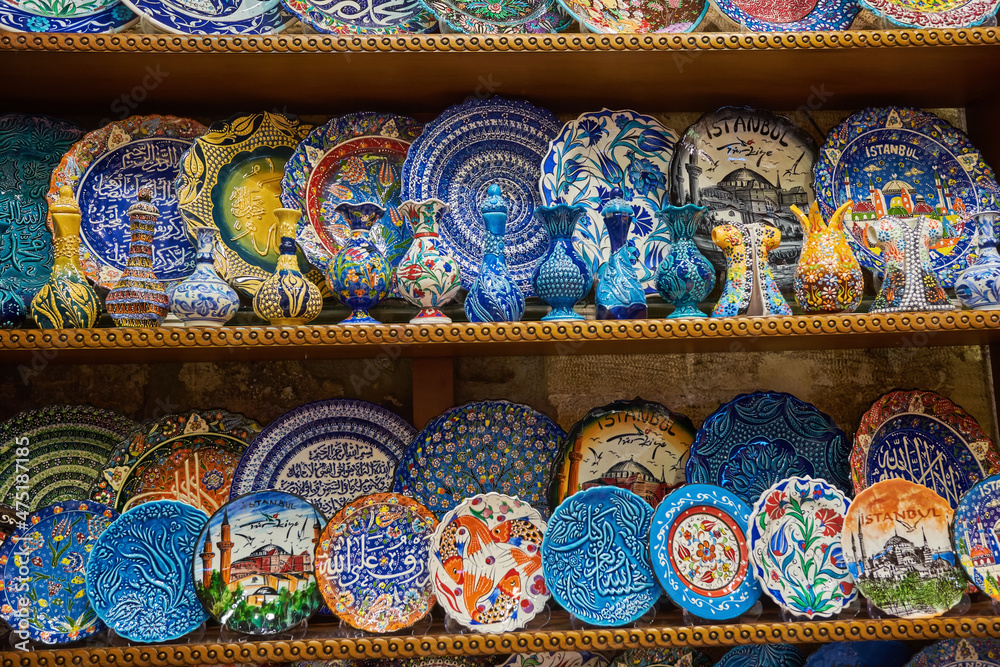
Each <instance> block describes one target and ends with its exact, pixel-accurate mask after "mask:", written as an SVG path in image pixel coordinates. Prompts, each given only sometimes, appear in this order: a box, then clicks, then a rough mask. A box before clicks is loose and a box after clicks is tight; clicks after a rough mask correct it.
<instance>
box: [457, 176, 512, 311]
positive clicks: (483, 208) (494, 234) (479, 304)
mask: <svg viewBox="0 0 1000 667" xmlns="http://www.w3.org/2000/svg"><path fill="white" fill-rule="evenodd" d="M479 210H480V212H481V213H482V215H483V221H484V222H485V223H486V238H485V244H484V247H483V261H482V263H481V264H480V265H479V274H478V275H476V278H475V280H473V281H472V287H471V288H470V289H469V293H468V295H466V297H465V316H466V317H468V318H469V321H470V322H517V321H518V320H520V319H521V317H522V316H523V315H524V295H523V294H522V293H521V290H520V289H519V288H518V286H517V284H516V283H515V282H514V279H513V278H512V277H511V275H510V269H509V268H508V267H507V257H506V255H505V254H504V240H503V237H504V233H505V231H506V228H507V210H508V208H507V200H506V199H504V197H503V193H502V192H501V191H500V186H499V185H497V184H496V183H494V184H492V185H490V186H489V188H487V189H486V199H484V200H483V203H482V204H480V206H479Z"/></svg>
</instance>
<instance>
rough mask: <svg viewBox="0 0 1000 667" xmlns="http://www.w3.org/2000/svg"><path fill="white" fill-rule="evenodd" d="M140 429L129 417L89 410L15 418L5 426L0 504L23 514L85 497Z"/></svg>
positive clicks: (0, 433) (60, 409)
mask: <svg viewBox="0 0 1000 667" xmlns="http://www.w3.org/2000/svg"><path fill="white" fill-rule="evenodd" d="M136 427H138V424H136V423H135V422H134V421H132V420H131V419H129V418H128V417H125V416H123V415H120V414H118V413H117V412H112V411H110V410H99V409H98V408H94V407H91V406H89V405H51V406H49V407H47V408H42V409H41V410H27V411H25V412H21V413H20V414H17V415H15V416H14V417H11V418H10V419H8V420H7V421H6V422H4V423H3V424H0V461H3V467H2V468H0V502H3V503H4V504H6V505H10V506H11V507H14V508H15V509H18V510H21V509H35V508H41V507H46V506H47V505H51V504H53V503H56V502H60V501H64V500H79V499H82V498H84V497H85V496H86V489H89V488H90V486H91V484H93V483H94V482H95V481H96V479H97V476H98V471H99V470H100V469H101V468H102V467H103V466H104V462H105V461H107V460H108V457H109V456H111V454H112V453H113V452H114V450H115V447H117V446H118V445H119V443H121V442H122V441H123V440H125V438H127V437H128V435H129V434H130V433H131V432H132V431H133V430H134V429H135V428H136ZM21 475H26V478H25V477H21ZM25 484H27V487H28V488H27V489H24V488H18V487H21V486H24V485H25Z"/></svg>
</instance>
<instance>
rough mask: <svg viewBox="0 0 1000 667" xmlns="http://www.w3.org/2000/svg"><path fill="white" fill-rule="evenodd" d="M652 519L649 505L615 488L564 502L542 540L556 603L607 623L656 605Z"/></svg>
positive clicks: (639, 614)
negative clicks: (651, 553)
mask: <svg viewBox="0 0 1000 667" xmlns="http://www.w3.org/2000/svg"><path fill="white" fill-rule="evenodd" d="M652 518H653V508H652V507H650V506H649V503H647V502H646V501H645V500H643V499H642V498H640V497H639V496H637V495H635V494H634V493H632V492H631V491H626V490H625V489H619V488H616V487H613V486H599V487H594V488H592V489H587V490H586V491H581V492H579V493H576V494H573V495H572V496H570V497H569V498H567V499H566V500H565V501H563V503H562V504H561V505H559V507H557V508H556V510H555V511H554V512H553V513H552V518H551V519H549V523H548V528H547V529H546V531H545V538H544V539H543V540H542V569H543V570H544V572H545V580H546V583H547V584H548V586H549V590H551V591H552V596H553V597H554V598H555V600H556V602H558V603H559V604H560V605H562V607H563V608H564V609H566V610H567V611H568V612H570V613H571V614H573V615H574V616H576V617H577V618H578V619H580V620H581V621H583V622H585V623H590V624H592V625H601V626H621V625H627V624H628V623H632V622H634V621H636V620H638V619H639V618H641V617H642V616H643V614H645V613H646V612H648V611H649V610H650V609H652V608H653V605H654V604H656V601H657V600H658V599H659V597H660V587H659V586H658V585H657V583H656V576H655V575H654V574H653V570H652V568H651V567H650V566H649V540H648V539H647V535H648V534H649V526H650V521H651V520H652Z"/></svg>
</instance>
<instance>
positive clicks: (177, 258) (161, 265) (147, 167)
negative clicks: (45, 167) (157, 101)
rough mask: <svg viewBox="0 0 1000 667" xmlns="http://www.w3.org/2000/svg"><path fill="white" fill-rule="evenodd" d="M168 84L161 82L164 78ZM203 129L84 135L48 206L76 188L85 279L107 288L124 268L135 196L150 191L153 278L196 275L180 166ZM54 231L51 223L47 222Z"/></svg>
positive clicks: (53, 185) (166, 122)
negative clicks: (154, 215) (180, 203)
mask: <svg viewBox="0 0 1000 667" xmlns="http://www.w3.org/2000/svg"><path fill="white" fill-rule="evenodd" d="M164 76H165V75H164ZM204 132H205V126H204V125H202V124H201V123H199V122H197V121H193V120H189V119H187V118H175V117H174V116H131V117H129V118H126V119H125V120H118V121H114V122H112V123H109V124H108V125H105V126H104V127H102V128H101V129H99V130H94V131H93V132H90V133H88V134H87V135H86V136H84V137H83V139H81V140H80V141H78V142H77V143H75V144H74V145H73V147H72V148H70V149H69V151H68V152H67V153H66V154H65V155H64V156H63V158H62V161H61V162H60V163H59V166H58V167H56V169H55V171H53V172H52V179H51V181H50V183H49V193H48V198H49V201H50V202H54V201H56V199H58V198H59V188H60V187H62V186H64V185H69V186H71V187H72V188H73V192H74V194H75V195H76V198H77V201H78V202H79V204H80V212H81V214H82V216H83V217H82V219H81V221H80V240H81V241H82V243H80V264H81V265H82V266H83V270H84V273H86V275H87V278H89V279H90V280H91V281H92V282H95V283H97V284H99V285H101V286H103V287H106V288H109V289H110V288H112V287H114V286H115V283H116V282H117V281H118V278H119V276H121V272H122V270H123V269H124V268H125V266H126V265H127V263H128V249H129V243H130V241H131V230H130V228H129V220H128V216H127V215H126V214H125V213H126V211H127V210H128V208H129V207H130V206H132V205H133V204H134V203H135V201H136V196H137V194H138V192H139V188H141V187H143V188H148V189H149V190H150V192H151V193H152V194H153V199H152V202H153V204H155V205H156V207H157V209H159V211H160V217H159V219H158V220H157V223H156V230H157V231H156V234H155V235H154V238H153V271H154V272H155V273H156V276H157V277H158V278H160V279H161V280H163V281H164V282H166V283H175V282H180V281H181V280H183V279H184V278H186V277H187V276H188V275H190V273H191V272H192V271H194V254H195V249H194V246H193V245H192V244H191V240H190V239H189V238H188V233H187V228H186V227H185V226H184V221H183V220H182V219H181V215H180V212H179V211H178V210H177V202H176V196H175V193H174V179H175V178H177V171H178V167H177V164H178V161H179V160H180V157H181V155H182V154H183V153H184V151H186V150H187V149H188V148H190V146H191V141H192V140H193V139H194V138H195V137H198V136H201V134H202V133H204ZM48 224H49V229H51V228H52V218H51V216H50V217H49V220H48Z"/></svg>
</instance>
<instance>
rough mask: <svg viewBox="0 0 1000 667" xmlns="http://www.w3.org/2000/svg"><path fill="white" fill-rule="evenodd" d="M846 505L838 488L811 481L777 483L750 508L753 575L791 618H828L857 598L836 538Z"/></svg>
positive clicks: (802, 478)
mask: <svg viewBox="0 0 1000 667" xmlns="http://www.w3.org/2000/svg"><path fill="white" fill-rule="evenodd" d="M849 507H850V502H849V501H848V500H847V498H846V497H845V496H844V494H843V493H841V492H840V490H839V489H837V488H836V487H834V486H832V485H831V484H829V483H827V482H826V481H825V480H822V479H812V478H810V477H791V478H789V479H784V480H781V481H780V482H778V483H777V484H775V485H774V486H772V487H771V488H770V489H768V490H767V491H765V492H764V493H763V495H761V497H760V498H759V499H758V501H757V503H756V504H755V505H754V509H753V515H752V516H751V517H750V533H749V540H750V544H751V556H752V560H753V566H754V567H753V571H754V576H755V577H756V578H757V581H758V582H759V583H760V585H761V588H762V589H763V590H764V592H765V593H766V594H767V596H768V597H770V598H771V599H772V600H774V601H775V602H776V603H778V604H779V605H780V606H781V607H782V608H784V609H785V610H787V611H788V612H790V613H791V614H793V615H795V616H804V617H805V618H807V619H809V620H812V619H814V618H829V617H831V616H835V615H837V614H838V613H840V611H841V610H842V609H843V608H844V607H846V606H847V605H849V604H850V603H851V602H852V601H853V600H854V598H856V597H857V595H858V591H857V588H856V587H855V585H854V577H853V576H851V573H850V572H849V571H848V569H847V562H846V561H845V560H844V550H843V547H842V545H841V538H840V535H841V532H842V531H843V529H844V515H845V514H847V510H848V508H849Z"/></svg>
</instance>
